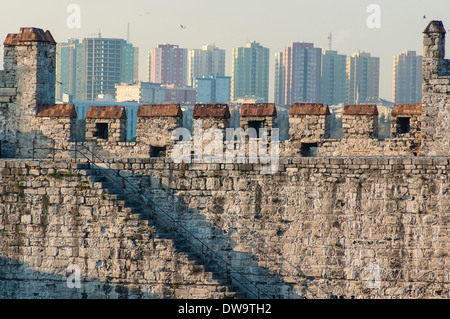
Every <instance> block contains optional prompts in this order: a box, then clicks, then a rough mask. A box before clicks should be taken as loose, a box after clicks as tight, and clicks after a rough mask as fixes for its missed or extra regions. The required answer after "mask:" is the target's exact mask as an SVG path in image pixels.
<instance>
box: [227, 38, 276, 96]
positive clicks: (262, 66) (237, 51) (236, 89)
mask: <svg viewBox="0 0 450 319" xmlns="http://www.w3.org/2000/svg"><path fill="white" fill-rule="evenodd" d="M269 54H270V50H269V49H268V48H265V47H263V46H262V45H260V44H259V43H257V42H249V43H247V44H246V46H245V47H240V48H233V57H232V71H231V72H232V77H231V98H232V99H233V100H236V99H239V98H245V97H254V98H256V99H260V100H262V101H264V102H267V101H268V99H269Z"/></svg>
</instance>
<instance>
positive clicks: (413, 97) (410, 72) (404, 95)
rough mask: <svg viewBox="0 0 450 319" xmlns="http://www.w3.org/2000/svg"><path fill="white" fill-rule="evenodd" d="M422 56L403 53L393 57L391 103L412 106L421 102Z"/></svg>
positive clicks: (411, 52)
mask: <svg viewBox="0 0 450 319" xmlns="http://www.w3.org/2000/svg"><path fill="white" fill-rule="evenodd" d="M422 82H423V79H422V56H420V55H416V51H405V52H402V53H401V54H398V55H395V56H394V69H393V87H392V101H393V102H394V103H395V104H414V103H420V102H421V101H422Z"/></svg>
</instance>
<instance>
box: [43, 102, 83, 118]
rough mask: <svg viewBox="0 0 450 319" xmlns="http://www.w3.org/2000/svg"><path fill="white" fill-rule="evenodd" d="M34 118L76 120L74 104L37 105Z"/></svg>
mask: <svg viewBox="0 0 450 319" xmlns="http://www.w3.org/2000/svg"><path fill="white" fill-rule="evenodd" d="M36 117H68V118H76V117H77V111H76V109H75V105H74V104H41V105H38V107H37V111H36Z"/></svg>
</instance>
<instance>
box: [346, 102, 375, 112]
mask: <svg viewBox="0 0 450 319" xmlns="http://www.w3.org/2000/svg"><path fill="white" fill-rule="evenodd" d="M342 115H378V108H377V106H376V105H372V104H360V105H346V106H345V107H344V111H343V112H342Z"/></svg>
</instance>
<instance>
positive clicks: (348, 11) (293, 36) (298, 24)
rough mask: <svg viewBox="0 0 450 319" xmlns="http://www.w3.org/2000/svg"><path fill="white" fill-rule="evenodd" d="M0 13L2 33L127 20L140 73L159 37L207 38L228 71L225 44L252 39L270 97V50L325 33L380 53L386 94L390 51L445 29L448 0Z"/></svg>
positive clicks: (118, 29) (182, 4)
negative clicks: (266, 69) (375, 21)
mask: <svg viewBox="0 0 450 319" xmlns="http://www.w3.org/2000/svg"><path fill="white" fill-rule="evenodd" d="M70 4H76V5H78V6H79V8H80V17H81V19H80V24H81V27H80V28H69V27H68V24H67V20H68V17H69V16H70V14H71V13H68V12H67V8H68V6H69V5H70ZM371 4H376V5H378V7H379V8H380V9H381V10H380V28H369V27H368V26H367V20H368V18H369V17H370V16H371V15H372V14H373V13H374V12H373V11H370V12H367V8H368V6H369V5H371ZM0 12H1V17H0V19H1V20H0V21H1V22H0V37H3V38H5V37H6V35H7V34H8V33H16V32H18V31H19V28H20V27H31V26H33V27H38V28H42V29H45V30H47V29H48V30H50V31H51V32H52V34H53V36H54V38H55V40H56V41H57V42H64V41H66V40H67V39H68V38H71V37H73V38H83V37H87V36H94V35H95V34H98V32H99V30H101V33H102V36H103V37H110V38H126V35H127V24H128V23H130V31H131V42H132V43H133V44H134V45H136V46H138V47H139V48H140V79H141V80H146V74H147V72H146V69H147V51H148V50H149V49H150V48H152V47H155V46H157V45H158V44H160V43H171V44H178V45H179V46H180V47H184V48H188V49H196V48H201V46H202V45H205V44H209V43H214V44H216V46H218V47H220V48H223V49H225V50H227V65H226V73H227V75H231V50H232V48H233V47H238V46H243V45H245V43H246V42H248V41H258V42H260V43H261V44H262V45H263V46H266V47H268V48H270V54H271V57H272V58H271V61H270V62H271V66H270V83H271V85H270V99H272V98H273V75H274V61H273V56H274V54H275V53H276V52H279V51H281V50H282V49H283V47H285V46H288V45H289V44H290V43H291V42H297V41H299V42H302V41H303V42H313V43H314V44H315V46H316V47H320V48H323V49H326V48H328V35H329V33H332V34H333V45H332V49H334V50H337V51H338V52H339V53H342V54H347V55H349V54H351V53H354V52H356V51H358V50H361V51H366V52H370V53H371V54H372V56H377V57H380V58H381V70H380V97H381V98H384V99H387V100H389V101H391V100H392V61H393V56H394V55H395V54H398V53H400V52H402V51H406V50H415V51H417V52H418V54H422V32H423V30H424V29H425V27H426V26H427V24H428V22H429V21H430V20H442V21H443V23H444V26H445V27H447V28H449V29H450V0H409V1H406V0H389V1H385V0H370V1H365V0H316V1H312V0H308V1H300V0H276V1H270V0H259V1H256V0H224V1H216V0H147V1H144V0H126V1H125V0H109V1H99V0H70V1H67V0H39V1H30V0H27V1H24V0H15V1H8V2H6V3H2V6H1V11H0ZM424 15H426V19H424ZM180 24H182V25H185V26H186V29H182V28H181V27H180ZM449 42H450V40H449V41H447V52H450V49H449V47H450V46H449V44H448V43H449ZM448 57H449V58H450V54H448Z"/></svg>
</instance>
